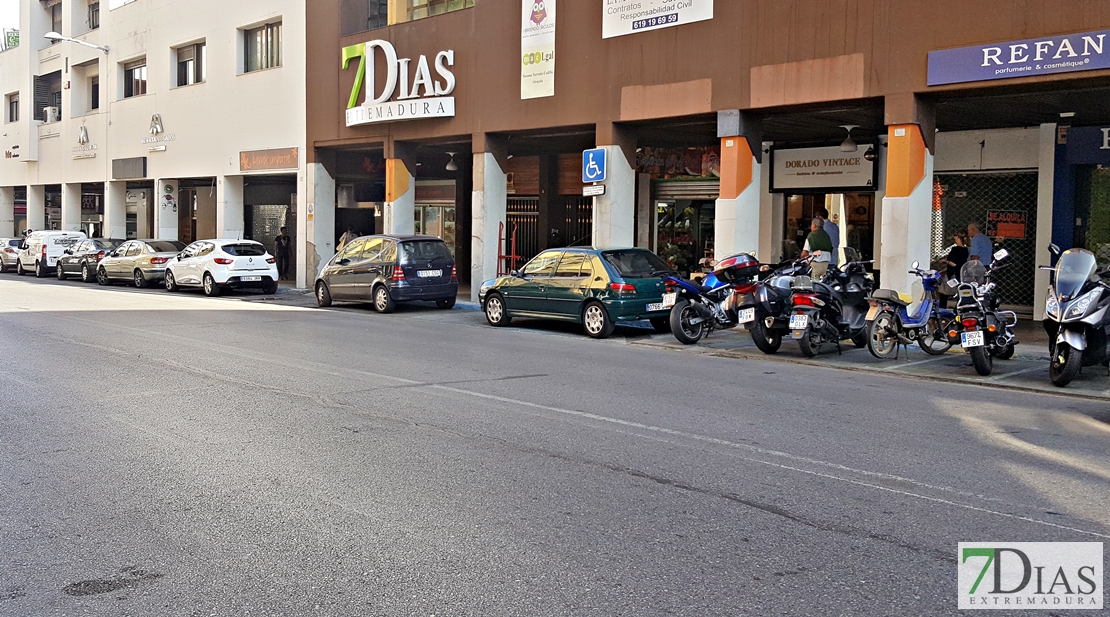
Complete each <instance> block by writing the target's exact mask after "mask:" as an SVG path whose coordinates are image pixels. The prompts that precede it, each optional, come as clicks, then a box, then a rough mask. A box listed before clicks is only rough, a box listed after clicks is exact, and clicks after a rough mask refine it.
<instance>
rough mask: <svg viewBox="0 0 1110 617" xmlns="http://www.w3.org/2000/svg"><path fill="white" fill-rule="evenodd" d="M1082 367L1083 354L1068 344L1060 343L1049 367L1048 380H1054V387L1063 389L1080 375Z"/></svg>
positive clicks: (1053, 353) (1054, 351)
mask: <svg viewBox="0 0 1110 617" xmlns="http://www.w3.org/2000/svg"><path fill="white" fill-rule="evenodd" d="M1082 365H1083V352H1076V350H1075V348H1074V347H1072V346H1071V345H1068V344H1067V343H1058V344H1057V345H1056V349H1054V350H1053V352H1052V361H1051V362H1050V363H1049V365H1048V378H1049V379H1051V380H1052V385H1054V386H1057V387H1060V388H1063V387H1064V386H1066V385H1068V384H1069V383H1071V382H1072V380H1073V379H1075V378H1076V376H1078V375H1079V369H1080V368H1082Z"/></svg>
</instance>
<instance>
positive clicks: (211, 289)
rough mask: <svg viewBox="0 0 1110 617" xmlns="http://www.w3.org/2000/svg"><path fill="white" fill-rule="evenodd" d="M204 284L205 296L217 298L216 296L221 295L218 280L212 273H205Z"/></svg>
mask: <svg viewBox="0 0 1110 617" xmlns="http://www.w3.org/2000/svg"><path fill="white" fill-rule="evenodd" d="M202 284H203V286H204V295H206V296H208V297H209V298H215V297H216V296H218V295H220V286H219V285H218V284H216V279H214V278H212V275H211V274H210V273H208V272H205V273H204V280H203V281H202Z"/></svg>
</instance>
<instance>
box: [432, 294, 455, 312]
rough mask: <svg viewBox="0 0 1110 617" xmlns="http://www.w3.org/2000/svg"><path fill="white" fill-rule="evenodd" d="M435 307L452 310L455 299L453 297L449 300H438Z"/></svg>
mask: <svg viewBox="0 0 1110 617" xmlns="http://www.w3.org/2000/svg"><path fill="white" fill-rule="evenodd" d="M436 307H438V308H441V309H444V310H446V309H453V308H455V298H454V297H453V296H452V297H450V298H440V299H439V300H436Z"/></svg>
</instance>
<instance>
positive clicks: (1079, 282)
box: [1056, 249, 1098, 298]
mask: <svg viewBox="0 0 1110 617" xmlns="http://www.w3.org/2000/svg"><path fill="white" fill-rule="evenodd" d="M1096 267H1098V265H1097V263H1096V262H1095V256H1094V253H1091V252H1090V251H1084V250H1082V249H1072V250H1070V251H1065V252H1064V254H1063V255H1061V256H1060V261H1059V262H1057V264H1056V293H1057V294H1058V295H1060V296H1061V297H1064V298H1074V297H1076V296H1078V295H1079V293H1080V292H1081V291H1082V290H1083V285H1084V284H1086V283H1087V281H1089V280H1090V279H1091V277H1092V276H1094V274H1095V268H1096Z"/></svg>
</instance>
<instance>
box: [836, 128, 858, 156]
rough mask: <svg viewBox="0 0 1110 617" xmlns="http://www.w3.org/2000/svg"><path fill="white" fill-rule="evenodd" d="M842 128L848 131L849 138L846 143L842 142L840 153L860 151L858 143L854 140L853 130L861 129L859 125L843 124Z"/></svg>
mask: <svg viewBox="0 0 1110 617" xmlns="http://www.w3.org/2000/svg"><path fill="white" fill-rule="evenodd" d="M840 128H842V129H844V130H845V131H848V136H847V137H845V138H844V141H843V142H841V144H840V151H841V152H855V151H856V150H859V146H857V145H856V142H855V141H853V140H852V129H856V128H859V125H858V124H841V125H840Z"/></svg>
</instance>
